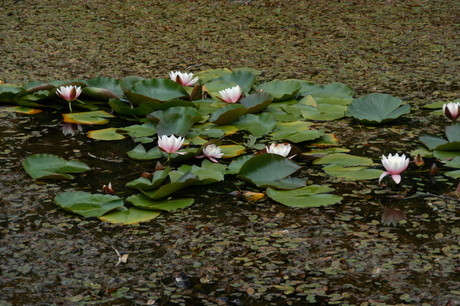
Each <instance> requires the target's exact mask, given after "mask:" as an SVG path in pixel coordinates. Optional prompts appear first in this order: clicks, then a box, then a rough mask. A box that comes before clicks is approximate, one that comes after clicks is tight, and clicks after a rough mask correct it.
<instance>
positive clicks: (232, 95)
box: [218, 85, 243, 103]
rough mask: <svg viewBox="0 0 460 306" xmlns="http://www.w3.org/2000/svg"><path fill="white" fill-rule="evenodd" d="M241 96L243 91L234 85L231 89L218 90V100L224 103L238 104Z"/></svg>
mask: <svg viewBox="0 0 460 306" xmlns="http://www.w3.org/2000/svg"><path fill="white" fill-rule="evenodd" d="M242 94H243V91H242V90H241V87H240V86H239V85H236V86H235V87H232V88H227V89H223V90H220V91H219V95H220V97H218V98H219V99H221V100H222V101H224V102H225V103H236V102H238V100H239V99H240V97H241V95H242Z"/></svg>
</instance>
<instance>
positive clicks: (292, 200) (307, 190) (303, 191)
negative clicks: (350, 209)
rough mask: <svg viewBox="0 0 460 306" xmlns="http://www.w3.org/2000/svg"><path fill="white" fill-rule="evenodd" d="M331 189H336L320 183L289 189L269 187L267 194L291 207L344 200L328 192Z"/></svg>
mask: <svg viewBox="0 0 460 306" xmlns="http://www.w3.org/2000/svg"><path fill="white" fill-rule="evenodd" d="M331 191H334V189H333V188H329V187H326V186H320V185H310V186H306V187H303V188H298V189H294V190H288V191H280V190H275V189H272V188H268V189H267V196H268V197H270V198H271V199H273V200H275V201H276V202H278V203H281V204H284V205H286V206H289V207H300V208H308V207H319V206H327V205H332V204H335V203H338V202H340V201H341V200H342V197H341V196H338V195H334V194H327V193H328V192H331Z"/></svg>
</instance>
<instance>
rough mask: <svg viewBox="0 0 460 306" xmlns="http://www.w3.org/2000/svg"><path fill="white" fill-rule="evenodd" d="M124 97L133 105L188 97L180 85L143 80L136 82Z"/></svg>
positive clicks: (164, 81)
mask: <svg viewBox="0 0 460 306" xmlns="http://www.w3.org/2000/svg"><path fill="white" fill-rule="evenodd" d="M124 95H125V96H126V97H127V98H128V99H129V101H131V102H132V103H133V104H134V105H140V104H141V103H143V102H147V101H150V102H158V101H168V100H173V99H177V98H181V97H187V96H188V94H187V91H185V89H184V88H183V86H182V85H180V84H178V83H176V82H174V81H172V80H169V79H145V80H142V81H139V82H136V83H135V84H133V85H132V87H131V91H125V92H124Z"/></svg>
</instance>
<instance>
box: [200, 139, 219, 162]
mask: <svg viewBox="0 0 460 306" xmlns="http://www.w3.org/2000/svg"><path fill="white" fill-rule="evenodd" d="M222 156H224V153H222V150H221V149H220V148H219V147H218V146H216V145H215V144H213V143H212V144H210V145H207V146H206V147H204V148H203V155H199V156H197V158H203V157H207V158H209V160H210V161H212V162H214V163H218V161H217V159H216V158H222Z"/></svg>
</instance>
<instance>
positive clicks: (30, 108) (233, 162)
mask: <svg viewBox="0 0 460 306" xmlns="http://www.w3.org/2000/svg"><path fill="white" fill-rule="evenodd" d="M260 73H261V72H260V71H257V70H252V69H247V68H240V69H233V70H229V69H213V70H207V71H202V72H199V73H196V74H195V77H198V80H195V79H194V82H188V83H187V82H185V83H184V82H183V81H182V79H181V77H180V76H181V74H180V73H178V72H177V73H174V74H171V75H173V78H172V79H168V78H142V77H138V76H130V77H126V78H124V79H120V80H118V79H113V78H108V77H99V78H94V79H90V80H71V81H67V82H63V81H54V82H49V83H40V82H33V83H29V84H26V85H24V86H21V85H10V84H2V85H0V103H8V104H15V105H17V107H16V108H15V109H16V110H17V111H21V112H28V113H34V112H36V111H35V109H37V108H53V109H57V110H61V111H63V112H64V113H63V121H64V122H66V123H68V124H79V125H91V126H93V125H97V124H103V125H109V127H106V128H103V129H97V130H91V131H88V134H87V135H88V137H90V138H92V139H98V140H106V141H113V140H120V139H124V138H126V137H130V138H132V140H133V141H134V145H133V149H132V150H130V151H129V152H127V155H128V156H129V157H130V158H132V159H135V160H152V162H155V161H160V163H163V165H161V164H160V165H161V166H160V167H159V168H157V169H156V171H155V172H153V173H150V174H145V173H143V174H142V176H140V177H139V178H138V179H136V180H134V181H130V182H127V183H126V186H127V187H128V188H130V189H131V190H136V191H137V192H139V193H138V194H135V195H132V196H129V197H127V198H126V199H122V198H119V197H118V196H116V195H102V194H99V195H92V194H89V193H86V192H69V193H64V194H61V195H58V196H57V197H56V199H55V202H56V204H58V205H60V206H61V207H63V208H64V209H66V210H68V211H71V212H74V213H78V214H81V215H83V216H85V217H99V218H100V219H102V220H106V221H111V222H116V223H134V222H139V221H145V220H149V219H152V218H154V217H156V216H157V215H158V214H159V213H160V212H161V211H171V210H174V209H178V208H184V207H187V206H189V205H191V204H193V202H194V200H193V199H191V198H180V197H177V195H176V194H175V193H176V192H177V191H179V190H182V189H184V188H187V187H189V186H191V185H206V184H212V183H217V182H221V181H223V180H224V179H225V177H226V176H236V177H237V178H238V179H241V180H244V181H247V182H249V183H250V184H252V185H253V186H254V187H255V188H259V189H265V190H266V194H267V196H268V197H270V198H271V199H273V200H275V201H277V202H279V203H282V204H285V205H288V206H292V207H315V206H323V205H330V204H334V203H337V202H339V201H340V200H341V199H342V198H341V197H340V196H337V195H332V194H329V193H330V192H333V191H334V189H333V188H331V187H328V186H316V185H311V186H307V185H306V178H305V177H303V178H301V177H298V176H297V175H296V174H297V173H299V172H300V171H301V169H302V168H303V167H302V166H300V165H299V164H298V163H297V162H296V161H295V160H296V159H297V158H301V157H302V152H301V151H300V150H299V149H298V148H297V147H296V146H295V145H296V144H297V145H298V144H300V143H302V144H303V145H307V146H308V145H309V144H314V143H316V144H321V146H337V145H338V141H337V139H336V138H335V136H334V135H333V134H328V133H326V131H325V130H322V129H316V128H314V125H315V121H329V120H336V119H340V118H343V117H346V116H347V115H348V116H350V117H352V118H354V119H355V120H357V121H359V122H361V123H365V124H379V123H385V122H388V121H390V120H394V119H396V118H398V117H399V116H401V115H403V114H407V113H408V112H409V111H410V110H409V106H408V105H407V104H406V105H402V104H403V103H402V101H401V100H400V99H397V98H395V97H392V96H389V95H384V94H372V95H369V96H366V97H362V98H358V99H353V90H352V89H351V87H350V86H348V85H345V84H342V83H332V84H327V85H315V84H313V83H310V82H307V81H304V80H298V79H290V80H274V81H270V82H265V83H261V84H256V77H257V76H258V75H259V74H260ZM186 77H187V78H190V79H191V78H192V77H193V75H190V74H187V76H186ZM182 84H189V85H193V87H192V86H187V85H182ZM62 86H78V87H79V88H81V94H80V92H78V93H79V94H80V95H79V96H78V99H68V100H72V101H65V100H64V99H62V98H61V97H60V96H59V92H57V91H58V90H59V88H61V87H62ZM233 88H238V90H241V96H239V97H236V98H235V97H233V98H232V101H225V99H223V97H222V94H223V92H224V91H225V90H227V89H233ZM238 95H240V94H239V93H238ZM401 105H402V106H401ZM67 110H70V111H73V112H70V113H69V112H66V111H67ZM115 116H118V117H120V118H122V119H127V121H126V122H130V124H129V125H125V126H119V124H117V125H116V126H113V125H111V122H110V120H111V119H112V118H113V117H115ZM133 121H135V122H134V124H133V123H132V122H133ZM162 135H167V136H170V135H174V136H177V137H182V138H184V139H185V141H184V147H183V148H182V149H181V152H180V153H181V154H175V153H172V154H166V153H165V152H164V150H162V148H161V147H160V146H159V145H158V139H159V137H160V136H162ZM232 135H235V136H233V137H237V138H238V139H241V136H243V139H246V140H245V141H243V142H241V141H239V142H236V141H235V140H233V139H232ZM235 139H236V138H235ZM270 143H290V144H292V150H291V152H292V154H291V155H290V156H281V155H278V154H271V153H266V152H265V151H264V149H265V147H266V145H268V144H270ZM211 144H212V145H214V146H216V148H218V149H219V150H220V151H221V152H222V154H221V155H219V156H221V157H222V159H221V160H220V163H214V162H211V161H210V160H207V159H204V160H199V159H197V157H199V156H203V154H202V153H203V149H204V148H206V146H209V145H211ZM323 153H324V152H323ZM304 154H305V153H304ZM324 154H325V155H326V156H324V157H322V158H320V159H318V160H317V161H315V164H318V165H325V166H324V171H325V172H326V174H328V175H330V176H335V177H339V178H342V179H349V180H356V179H374V178H377V177H379V175H380V174H381V173H382V171H381V170H376V169H369V168H370V167H372V166H373V165H374V164H373V162H372V160H371V159H368V158H363V157H359V156H351V155H347V154H341V153H340V154H329V153H327V152H326V153H324ZM324 154H323V155H324ZM291 158H294V159H291ZM165 160H166V161H165ZM211 160H213V159H211ZM213 161H216V160H215V159H214V160H213ZM24 168H25V169H26V171H27V172H28V173H29V174H30V175H31V176H32V177H33V178H34V179H72V176H71V175H70V174H69V173H74V172H82V171H86V170H88V169H89V167H88V166H86V165H84V164H83V163H81V162H77V161H65V160H63V159H61V158H60V157H58V156H54V155H47V154H38V155H33V156H30V157H29V158H27V159H26V160H25V161H24ZM139 170H140V173H141V172H143V171H144V172H145V170H147V169H139ZM125 202H126V203H129V205H128V207H130V208H127V207H126V206H125Z"/></svg>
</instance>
